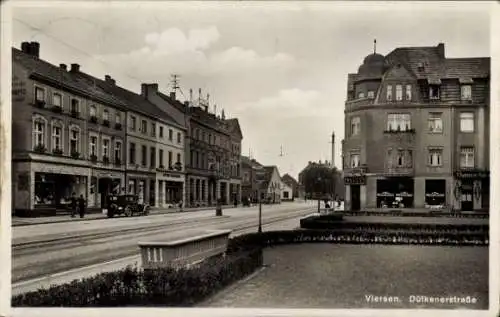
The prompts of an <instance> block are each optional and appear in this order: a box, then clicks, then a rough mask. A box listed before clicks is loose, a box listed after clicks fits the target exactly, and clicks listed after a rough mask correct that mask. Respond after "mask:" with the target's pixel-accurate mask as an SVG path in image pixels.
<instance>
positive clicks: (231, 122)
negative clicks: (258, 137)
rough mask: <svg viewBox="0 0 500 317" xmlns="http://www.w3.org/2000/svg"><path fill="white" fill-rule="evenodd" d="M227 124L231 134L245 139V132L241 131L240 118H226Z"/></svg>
mask: <svg viewBox="0 0 500 317" xmlns="http://www.w3.org/2000/svg"><path fill="white" fill-rule="evenodd" d="M226 123H227V126H228V130H229V133H230V134H231V135H235V136H237V137H238V138H240V139H243V134H242V133H241V127H240V123H239V121H238V119H236V118H233V119H227V120H226Z"/></svg>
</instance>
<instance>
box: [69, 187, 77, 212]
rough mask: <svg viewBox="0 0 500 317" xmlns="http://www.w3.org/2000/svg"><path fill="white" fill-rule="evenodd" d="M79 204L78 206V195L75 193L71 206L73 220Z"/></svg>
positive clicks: (72, 196) (72, 195)
mask: <svg viewBox="0 0 500 317" xmlns="http://www.w3.org/2000/svg"><path fill="white" fill-rule="evenodd" d="M77 204H78V202H77V199H76V194H75V192H73V194H71V204H70V208H71V218H75V215H76V207H77Z"/></svg>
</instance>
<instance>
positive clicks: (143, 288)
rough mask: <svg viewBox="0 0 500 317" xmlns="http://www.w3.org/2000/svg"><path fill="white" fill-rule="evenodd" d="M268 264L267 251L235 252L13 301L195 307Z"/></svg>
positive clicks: (79, 283) (121, 274) (92, 280)
mask: <svg viewBox="0 0 500 317" xmlns="http://www.w3.org/2000/svg"><path fill="white" fill-rule="evenodd" d="M261 265H262V250H261V249H257V250H255V249H254V250H249V251H245V252H237V253H234V252H229V253H228V255H227V256H226V257H225V258H219V259H216V260H214V259H210V260H209V261H206V262H205V263H202V264H200V265H198V266H196V267H193V268H191V269H180V270H174V269H170V268H168V269H167V268H166V269H155V270H140V269H137V268H130V267H129V268H126V269H123V270H120V271H116V272H106V273H101V274H99V275H96V276H93V277H90V278H85V279H82V280H75V281H73V282H71V283H67V284H63V285H57V286H52V287H50V288H49V289H41V290H38V291H35V292H29V293H25V294H21V295H17V296H14V297H12V306H13V307H117V306H170V307H176V306H177V307H180V306H190V305H192V304H195V303H197V302H199V301H200V300H203V299H204V298H206V297H207V296H209V295H211V294H213V293H214V292H216V291H218V290H220V289H222V288H223V287H225V286H227V285H229V284H230V283H232V282H235V281H237V280H239V279H241V278H243V277H245V276H247V275H248V274H251V273H253V272H254V271H255V270H256V269H257V268H258V267H260V266H261Z"/></svg>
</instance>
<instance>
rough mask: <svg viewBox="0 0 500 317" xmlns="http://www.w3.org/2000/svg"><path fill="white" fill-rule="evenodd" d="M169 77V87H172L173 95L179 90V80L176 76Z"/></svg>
mask: <svg viewBox="0 0 500 317" xmlns="http://www.w3.org/2000/svg"><path fill="white" fill-rule="evenodd" d="M171 77H172V81H171V86H172V90H173V92H174V93H175V92H177V89H179V88H180V87H179V78H180V76H179V75H177V74H172V75H171Z"/></svg>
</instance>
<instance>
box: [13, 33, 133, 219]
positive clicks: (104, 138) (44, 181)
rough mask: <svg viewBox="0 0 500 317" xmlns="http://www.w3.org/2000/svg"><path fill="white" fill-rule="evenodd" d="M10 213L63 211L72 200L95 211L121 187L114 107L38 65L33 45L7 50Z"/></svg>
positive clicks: (105, 97)
mask: <svg viewBox="0 0 500 317" xmlns="http://www.w3.org/2000/svg"><path fill="white" fill-rule="evenodd" d="M12 61H13V63H12V72H13V74H12V107H13V116H12V138H13V142H12V171H13V173H12V175H13V180H12V185H13V189H14V190H13V205H14V206H13V207H14V208H13V209H14V210H15V211H16V212H18V213H20V214H26V215H37V214H40V213H42V212H44V211H48V212H51V213H53V212H55V210H56V208H63V207H64V205H66V204H67V203H68V202H69V201H68V199H69V197H70V196H71V195H72V193H75V194H76V195H77V196H80V195H83V197H85V198H86V199H87V203H88V206H89V207H98V206H100V203H101V200H102V199H101V196H102V195H101V193H103V192H104V191H105V190H112V189H115V188H119V187H120V185H121V184H123V183H124V169H123V166H122V165H121V162H122V161H123V142H124V140H125V132H124V129H123V125H124V119H125V107H124V105H123V104H122V103H121V101H120V100H118V99H116V98H114V97H112V96H111V95H109V94H107V93H106V92H104V91H102V90H101V89H99V88H97V87H94V86H93V85H89V83H88V82H86V81H84V80H79V79H78V78H76V77H75V76H74V73H75V72H78V71H79V65H78V64H72V65H71V69H70V70H68V69H67V66H66V65H64V64H61V65H60V66H59V67H58V66H55V65H52V64H50V63H48V62H46V61H43V60H42V59H40V45H39V43H37V42H31V43H28V42H24V43H22V46H21V50H18V49H15V48H13V49H12Z"/></svg>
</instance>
